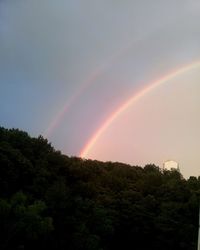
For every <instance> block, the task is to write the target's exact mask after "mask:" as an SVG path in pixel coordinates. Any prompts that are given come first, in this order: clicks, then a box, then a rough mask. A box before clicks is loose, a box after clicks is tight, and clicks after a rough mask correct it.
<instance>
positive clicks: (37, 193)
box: [0, 128, 200, 250]
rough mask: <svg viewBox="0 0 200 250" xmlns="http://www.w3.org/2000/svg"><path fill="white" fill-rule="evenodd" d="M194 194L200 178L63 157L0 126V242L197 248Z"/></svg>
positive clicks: (85, 248) (199, 193) (99, 248)
mask: <svg viewBox="0 0 200 250" xmlns="http://www.w3.org/2000/svg"><path fill="white" fill-rule="evenodd" d="M155 150H156V149H155ZM133 154H134V152H133ZM199 198H200V178H196V177H190V178H189V179H188V180H185V179H184V178H183V177H182V175H181V173H179V172H178V171H177V170H171V171H168V170H162V169H160V168H159V167H157V166H155V165H153V164H151V165H146V166H145V167H144V168H141V167H139V166H130V165H127V164H122V163H118V162H116V163H112V162H105V163H104V162H99V161H92V160H84V159H80V158H77V157H68V156H66V155H63V154H61V152H59V151H56V150H55V149H54V148H53V147H52V146H51V144H50V143H48V141H47V140H46V139H44V138H43V137H41V136H39V137H38V138H31V137H30V136H29V135H28V134H27V133H26V132H23V131H20V130H16V129H11V130H8V129H5V128H0V249H1V250H4V249H9V250H12V249H48V250H51V249H52V250H53V249H55V250H56V249H63V250H64V249H65V250H67V249H68V250H118V249H120V250H126V249H136V250H139V249H141V250H142V249H154V250H179V249H184V250H196V248H197V232H198V206H199V200H200V199H199Z"/></svg>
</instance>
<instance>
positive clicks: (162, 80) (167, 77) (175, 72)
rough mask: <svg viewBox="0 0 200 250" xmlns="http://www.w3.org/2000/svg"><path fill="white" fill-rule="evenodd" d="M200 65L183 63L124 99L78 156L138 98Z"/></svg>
mask: <svg viewBox="0 0 200 250" xmlns="http://www.w3.org/2000/svg"><path fill="white" fill-rule="evenodd" d="M198 67H200V61H197V62H193V63H191V64H188V65H185V66H183V67H181V68H179V69H176V70H173V71H172V72H169V73H168V74H166V75H165V76H163V77H161V78H160V79H158V80H156V81H153V82H151V83H149V84H147V86H146V87H145V88H143V89H142V90H141V91H139V93H136V94H134V95H132V96H131V97H130V98H129V99H128V100H127V101H125V102H124V103H123V104H122V105H120V106H119V107H118V108H117V109H116V110H115V111H114V112H113V113H112V114H111V115H110V116H109V117H108V118H107V119H106V121H105V122H104V123H103V125H101V126H100V128H98V129H97V131H96V132H95V133H94V135H93V136H92V137H91V139H90V140H89V142H88V143H87V144H86V145H85V147H84V148H83V150H82V151H81V153H80V157H82V158H86V157H87V155H88V153H89V151H90V150H91V149H92V148H93V147H94V145H95V143H96V142H97V140H98V139H99V137H100V136H101V135H102V134H103V133H104V131H105V130H106V129H107V128H108V127H109V126H110V125H111V124H112V123H113V122H114V121H115V120H116V119H117V118H118V117H119V116H120V115H121V114H122V113H123V112H124V111H125V110H127V109H128V108H129V107H130V106H131V105H133V104H134V103H136V102H137V101H138V100H139V99H140V98H142V97H143V96H145V95H146V94H148V93H149V92H150V91H152V90H153V89H155V88H156V87H158V86H160V85H162V84H164V83H166V82H168V81H169V80H171V79H173V78H175V77H177V76H179V75H181V74H183V73H184V72H187V71H189V70H192V69H195V68H198Z"/></svg>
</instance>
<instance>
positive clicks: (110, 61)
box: [43, 39, 141, 137]
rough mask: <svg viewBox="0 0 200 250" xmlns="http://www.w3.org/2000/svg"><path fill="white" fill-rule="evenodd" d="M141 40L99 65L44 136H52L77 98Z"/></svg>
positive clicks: (51, 123) (131, 43)
mask: <svg viewBox="0 0 200 250" xmlns="http://www.w3.org/2000/svg"><path fill="white" fill-rule="evenodd" d="M140 41H141V40H140V39H138V40H135V41H131V42H130V43H128V44H127V45H126V46H124V47H123V48H122V49H121V50H119V51H118V52H117V53H115V54H114V55H112V56H111V57H110V58H108V59H107V60H106V61H105V62H104V63H103V64H102V65H100V66H98V67H97V68H96V69H95V70H94V72H92V73H91V74H90V75H89V76H88V77H87V78H86V79H85V80H84V81H83V82H82V83H81V85H80V88H79V89H78V90H77V91H76V92H75V93H74V94H73V95H72V96H71V98H69V100H67V101H66V102H65V103H64V105H63V107H62V109H61V110H60V111H59V112H58V114H57V115H56V117H55V118H53V120H52V121H51V122H50V124H49V126H48V127H47V129H46V130H45V131H44V132H43V135H44V137H50V136H51V135H52V133H53V131H54V130H55V128H56V127H57V126H58V125H59V124H60V123H61V122H62V120H63V119H64V117H65V115H66V113H67V112H68V111H69V109H70V108H71V106H72V105H73V104H74V103H75V102H76V100H77V99H78V98H79V97H80V96H81V95H82V94H83V93H84V92H85V91H86V90H87V89H88V88H89V87H90V86H91V85H92V84H94V83H95V81H96V80H97V79H98V78H100V77H101V76H102V75H103V73H104V72H105V71H106V70H107V69H108V68H110V67H111V66H112V65H113V64H114V63H115V62H116V61H119V60H120V58H121V57H122V56H123V55H124V54H125V53H126V52H127V51H129V50H130V49H131V47H132V46H133V45H134V44H135V43H136V44H137V43H139V42H140Z"/></svg>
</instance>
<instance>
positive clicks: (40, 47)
mask: <svg viewBox="0 0 200 250" xmlns="http://www.w3.org/2000/svg"><path fill="white" fill-rule="evenodd" d="M199 20H200V1H199V0H168V1H166V0H152V1H148V0H137V1H136V0H123V1H122V0H57V1H55V0H18V1H16V0H1V1H0V123H1V125H2V126H5V127H9V128H10V127H16V128H20V129H23V130H26V131H28V132H29V133H30V134H31V135H33V136H37V135H39V134H43V135H45V136H47V137H48V138H49V140H50V141H51V142H52V144H53V145H54V146H55V147H56V148H58V149H61V150H62V151H63V152H64V153H67V154H69V155H79V153H80V151H81V150H82V148H84V146H85V145H86V144H87V143H88V141H89V140H90V138H91V137H92V136H93V135H94V133H95V131H96V130H97V129H98V128H99V127H101V125H102V124H103V123H104V121H105V120H106V119H107V117H109V116H110V114H112V112H114V111H115V110H116V109H117V108H118V107H119V106H120V104H121V103H123V102H124V101H125V100H127V99H128V98H130V96H132V95H134V93H138V91H140V89H142V88H144V87H145V86H146V85H148V84H149V83H150V82H152V81H154V80H156V79H158V78H159V77H161V76H163V75H165V74H168V72H170V71H172V70H174V69H178V68H181V67H183V66H184V65H188V64H191V63H193V62H194V61H198V60H200V45H199V44H200V27H199ZM192 79H193V81H194V78H192ZM195 82H196V80H195ZM195 86H196V85H195ZM191 91H192V92H191V95H192V94H193V93H194V92H195V91H196V90H194V89H192V90H191ZM155 98H156V97H155ZM199 104H200V103H199ZM174 105H175V103H174ZM64 107H65V108H64ZM182 108H183V109H184V107H182ZM141 112H142V111H141ZM152 112H154V110H153V105H152ZM132 115H134V112H133V114H132ZM157 115H158V114H157ZM198 115H199V114H196V116H198ZM193 122H194V121H193ZM123 126H124V127H123V128H121V131H122V132H121V133H125V131H126V130H127V131H128V130H129V129H126V125H123ZM185 129H188V130H189V129H190V128H189V127H188V128H185ZM116 137H117V135H116ZM119 138H120V137H119ZM129 138H131V139H133V138H134V134H132V135H130V136H129ZM141 139H142V140H143V138H141ZM120 140H121V139H120ZM138 140H139V138H138ZM193 141H194V140H193ZM105 143H106V142H105ZM192 146H193V145H191V147H192ZM112 151H115V149H114V146H113V149H112ZM116 152H117V151H116ZM183 153H184V154H185V153H186V152H183ZM97 155H98V154H97ZM88 156H89V155H88ZM169 157H170V155H169ZM115 158H116V160H117V159H118V157H117V153H116V157H115V156H114V155H113V154H112V159H111V160H115ZM128 158H129V157H128ZM136 158H137V157H136ZM136 158H135V159H134V158H132V159H130V161H131V162H130V163H131V164H134V161H137V159H136ZM100 160H101V159H100ZM145 160H147V161H148V159H146V158H145ZM163 160H164V159H163ZM147 163H148V162H147ZM195 168H196V171H197V165H196V166H195ZM195 173H196V172H195Z"/></svg>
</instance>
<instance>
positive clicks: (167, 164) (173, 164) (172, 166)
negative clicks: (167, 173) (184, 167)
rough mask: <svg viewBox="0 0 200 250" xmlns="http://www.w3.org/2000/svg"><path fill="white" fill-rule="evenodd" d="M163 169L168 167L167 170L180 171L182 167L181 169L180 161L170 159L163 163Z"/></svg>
mask: <svg viewBox="0 0 200 250" xmlns="http://www.w3.org/2000/svg"><path fill="white" fill-rule="evenodd" d="M163 169H167V170H173V169H175V170H177V171H179V172H180V169H179V164H178V162H176V161H174V160H168V161H165V162H164V163H163Z"/></svg>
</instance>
